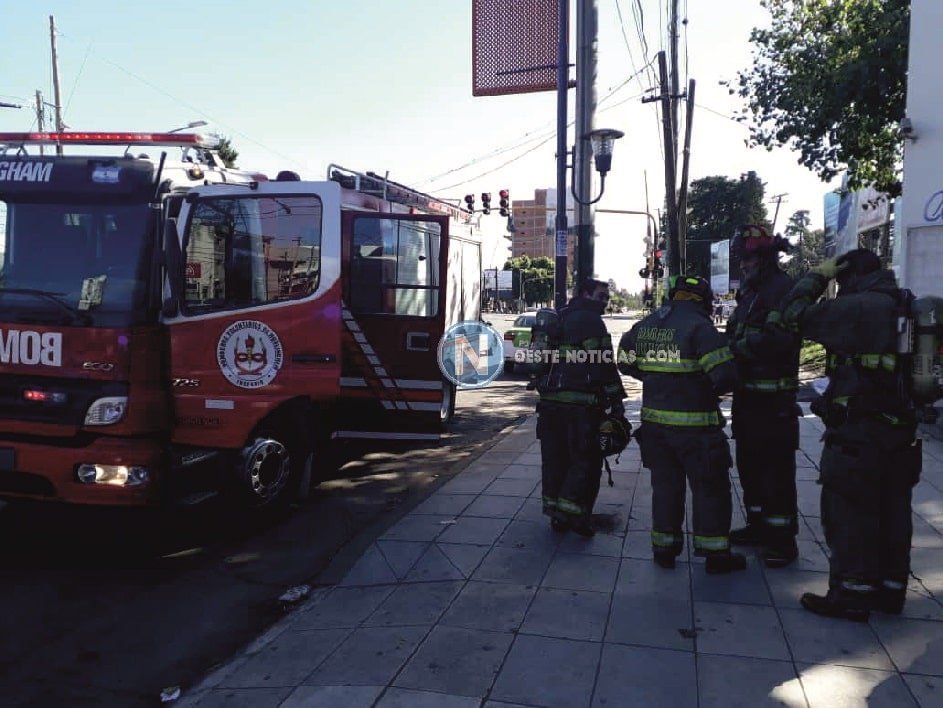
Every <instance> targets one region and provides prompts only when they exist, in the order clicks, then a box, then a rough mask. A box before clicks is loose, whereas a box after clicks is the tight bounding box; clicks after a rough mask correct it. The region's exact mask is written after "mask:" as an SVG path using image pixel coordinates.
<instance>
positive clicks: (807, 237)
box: [783, 209, 825, 278]
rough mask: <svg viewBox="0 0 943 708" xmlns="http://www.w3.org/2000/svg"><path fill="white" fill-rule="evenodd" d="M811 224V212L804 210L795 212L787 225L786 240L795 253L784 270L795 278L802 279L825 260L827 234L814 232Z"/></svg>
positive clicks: (818, 230) (817, 230) (818, 231)
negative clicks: (813, 267)
mask: <svg viewBox="0 0 943 708" xmlns="http://www.w3.org/2000/svg"><path fill="white" fill-rule="evenodd" d="M810 224H811V220H810V219H809V212H808V211H806V210H804V209H803V210H801V211H797V212H794V213H793V215H792V216H791V217H789V223H788V224H787V225H786V238H788V239H789V242H790V243H792V245H793V251H792V255H791V256H790V258H789V260H788V262H786V263H785V264H784V266H783V270H785V271H786V272H787V273H788V274H789V275H791V276H792V277H793V278H800V277H801V276H803V275H805V274H806V273H807V272H808V270H809V268H811V267H812V266H816V265H818V264H819V263H821V262H822V261H823V260H824V259H825V232H824V231H823V230H822V229H815V230H814V231H813V230H812V229H810V228H809V225H810Z"/></svg>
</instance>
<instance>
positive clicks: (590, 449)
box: [537, 401, 603, 519]
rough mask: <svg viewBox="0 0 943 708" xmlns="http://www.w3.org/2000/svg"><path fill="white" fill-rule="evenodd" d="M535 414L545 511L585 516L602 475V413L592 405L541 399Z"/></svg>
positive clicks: (597, 492) (597, 489) (589, 513)
mask: <svg viewBox="0 0 943 708" xmlns="http://www.w3.org/2000/svg"><path fill="white" fill-rule="evenodd" d="M537 413H538V415H537V437H538V438H539V439H540V459H541V462H540V466H541V482H542V491H541V496H542V497H543V510H544V513H545V514H551V515H552V514H553V513H554V512H562V513H563V514H567V515H570V516H580V517H585V518H587V519H588V518H589V517H590V516H591V515H592V513H593V505H594V504H595V503H596V497H598V496H599V483H600V479H601V478H602V461H603V458H602V453H601V452H600V448H599V425H600V423H601V422H602V416H603V412H602V410H600V409H599V408H596V407H593V406H581V405H573V404H566V403H550V402H547V401H541V402H540V403H539V404H538V406H537Z"/></svg>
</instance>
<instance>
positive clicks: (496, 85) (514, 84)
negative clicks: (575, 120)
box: [472, 0, 572, 96]
mask: <svg viewBox="0 0 943 708" xmlns="http://www.w3.org/2000/svg"><path fill="white" fill-rule="evenodd" d="M559 8H560V0H473V5H472V95H474V96H503V95H507V94H514V93H530V92H533V91H550V90H553V89H556V87H557V73H556V72H557V38H558V33H559V24H560V20H559ZM571 85H572V84H571Z"/></svg>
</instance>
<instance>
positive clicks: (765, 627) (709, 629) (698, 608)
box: [694, 602, 791, 661]
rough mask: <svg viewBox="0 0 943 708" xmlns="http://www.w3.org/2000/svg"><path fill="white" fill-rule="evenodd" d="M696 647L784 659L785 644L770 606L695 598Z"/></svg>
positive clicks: (760, 657)
mask: <svg viewBox="0 0 943 708" xmlns="http://www.w3.org/2000/svg"><path fill="white" fill-rule="evenodd" d="M694 622H695V626H696V628H697V648H698V651H703V652H707V653H708V654H727V655H733V656H753V657H756V658H759V659H780V660H783V661H788V660H789V659H791V657H790V656H789V648H788V647H787V646H786V638H785V637H784V636H783V628H782V626H781V625H780V624H779V617H778V615H777V613H776V610H775V609H773V608H772V607H759V606H757V605H732V604H726V603H717V602H695V603H694Z"/></svg>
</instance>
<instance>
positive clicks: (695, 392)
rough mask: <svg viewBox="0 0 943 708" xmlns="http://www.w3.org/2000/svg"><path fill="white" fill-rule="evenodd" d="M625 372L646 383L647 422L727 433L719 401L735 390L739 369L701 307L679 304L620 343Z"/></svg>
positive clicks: (650, 318) (674, 303)
mask: <svg viewBox="0 0 943 708" xmlns="http://www.w3.org/2000/svg"><path fill="white" fill-rule="evenodd" d="M619 361H620V363H619V370H620V371H621V372H622V373H624V374H628V375H629V376H632V377H634V378H637V379H639V380H641V381H642V382H643V384H644V386H643V390H642V422H643V423H657V424H660V425H668V426H675V427H679V428H686V429H696V428H723V427H724V425H725V420H724V416H723V414H722V413H721V412H720V405H719V401H718V396H719V395H721V394H723V393H727V392H729V391H731V390H733V388H734V385H735V384H736V381H737V371H736V365H735V364H734V361H733V355H732V354H731V353H730V348H729V347H728V346H727V343H726V341H725V340H724V337H723V335H722V334H720V332H718V331H717V329H716V328H715V327H714V325H713V323H712V322H711V319H710V315H709V314H708V312H707V311H706V310H705V309H704V308H703V306H702V305H701V303H697V302H688V301H677V300H674V301H672V302H670V303H668V304H666V305H664V306H662V307H661V308H659V309H658V310H656V311H655V312H653V313H652V314H651V315H649V316H648V317H646V318H645V319H643V320H642V321H641V322H639V323H637V324H636V325H635V326H634V327H632V329H631V330H630V331H629V332H626V333H625V335H623V337H622V341H621V342H620V343H619Z"/></svg>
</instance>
